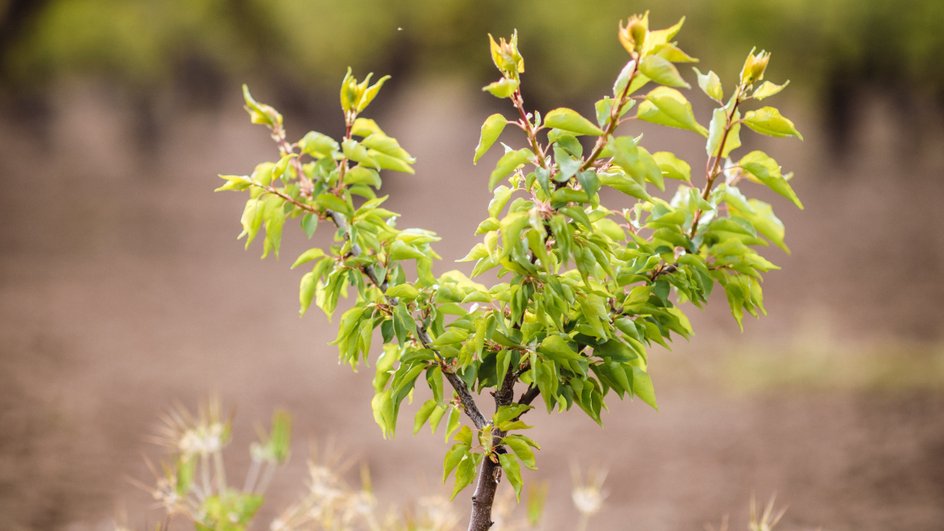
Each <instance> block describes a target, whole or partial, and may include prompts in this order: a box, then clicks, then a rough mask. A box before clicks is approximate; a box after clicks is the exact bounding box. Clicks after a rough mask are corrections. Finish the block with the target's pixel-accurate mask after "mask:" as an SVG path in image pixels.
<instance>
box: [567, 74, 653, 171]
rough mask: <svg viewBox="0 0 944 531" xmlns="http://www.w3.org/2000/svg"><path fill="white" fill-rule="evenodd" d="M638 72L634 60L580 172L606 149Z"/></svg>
mask: <svg viewBox="0 0 944 531" xmlns="http://www.w3.org/2000/svg"><path fill="white" fill-rule="evenodd" d="M638 71H639V60H638V59H636V60H634V62H633V71H632V72H630V74H629V79H627V80H626V86H625V87H623V92H622V93H620V97H619V101H618V102H617V104H616V105H614V106H611V107H610V117H609V118H608V119H607V121H606V129H604V131H603V135H602V136H600V137H599V138H597V141H596V143H595V144H594V145H593V151H591V152H590V155H589V156H588V157H587V160H586V161H584V163H583V164H582V165H581V166H580V170H578V171H585V170H586V169H588V168H589V167H590V166H592V165H593V163H594V162H596V160H597V158H599V157H600V153H602V152H603V148H604V147H606V141H607V138H609V137H610V136H611V135H612V134H613V132H614V131H616V126H617V125H619V122H620V120H619V115H620V113H621V112H622V111H623V107H624V106H625V105H626V102H627V101H629V87H631V86H632V84H633V80H634V79H635V78H636V73H637V72H638Z"/></svg>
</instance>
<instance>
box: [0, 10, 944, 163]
mask: <svg viewBox="0 0 944 531" xmlns="http://www.w3.org/2000/svg"><path fill="white" fill-rule="evenodd" d="M656 4H658V6H657V7H658V16H659V17H661V18H662V19H663V20H659V21H657V22H660V23H661V22H669V21H672V20H676V19H677V18H678V17H679V16H681V15H683V14H684V15H687V16H688V17H689V18H690V19H691V21H692V22H694V23H693V24H689V25H688V27H689V28H691V29H692V31H690V32H689V33H688V34H687V35H685V36H683V38H682V42H681V43H680V44H681V45H682V46H686V45H688V46H691V45H697V47H698V49H699V50H704V52H703V53H702V54H701V55H702V58H703V59H704V60H705V61H707V62H710V63H711V64H715V65H720V66H721V67H722V68H720V69H719V70H720V71H721V72H720V73H721V74H725V73H727V74H731V73H733V72H734V71H735V70H736V69H737V68H739V61H740V56H741V54H742V51H743V49H745V47H746V48H750V46H751V45H752V44H754V43H757V44H758V45H759V46H761V47H763V46H764V45H765V43H768V42H769V43H773V42H776V43H777V45H778V47H777V55H778V57H777V60H778V64H779V65H780V66H781V68H782V69H783V70H782V74H783V77H785V78H790V79H794V80H796V81H797V82H798V83H797V85H799V86H803V87H806V88H805V90H807V93H806V97H807V98H810V99H811V100H812V101H811V103H814V104H816V106H817V107H819V108H822V109H826V110H827V113H828V114H829V116H824V117H823V118H824V120H823V124H824V125H826V124H829V127H830V131H831V133H832V137H833V139H834V140H835V141H836V142H837V146H836V147H842V139H843V138H844V137H845V135H844V134H843V133H844V132H846V131H848V130H849V128H850V127H853V126H854V125H855V121H854V120H855V112H854V110H855V108H856V106H857V103H858V102H860V101H861V98H862V97H863V96H865V95H870V94H873V93H877V94H880V95H882V96H888V97H891V98H894V101H895V102H896V104H897V105H900V106H901V110H902V113H901V116H902V117H903V119H904V120H907V119H908V117H909V116H912V115H914V114H915V113H916V112H925V111H926V107H928V106H932V107H934V108H935V110H936V112H941V111H942V109H944V70H941V69H939V68H934V67H932V65H933V64H934V58H935V54H936V53H937V52H938V51H940V50H944V32H941V31H940V29H939V28H938V27H937V24H935V21H941V20H944V2H941V1H940V0H910V1H909V2H907V3H906V4H904V5H903V4H901V3H896V2H892V1H891V0H873V1H869V2H861V1H858V0H726V1H724V2H717V1H709V0H689V1H687V2H676V3H673V4H665V5H663V3H659V2H652V1H639V2H631V3H628V4H627V2H624V1H618V0H600V1H598V2H594V6H593V9H589V8H588V7H587V6H586V5H584V4H581V3H579V2H570V1H566V0H521V1H517V2H510V3H509V2H504V1H501V0H482V1H479V2H467V1H460V0H414V1H411V2H395V3H391V2H385V1H384V0H358V1H356V2H346V3H343V4H338V3H336V2H331V1H329V0H230V1H224V0H162V1H159V2H158V1H154V0H0V91H2V92H5V93H7V96H9V95H11V94H12V95H15V96H17V97H20V98H22V97H24V96H30V97H36V96H37V95H40V96H41V95H43V94H45V93H47V92H48V91H49V89H50V88H52V87H55V86H56V85H57V83H60V82H61V81H63V80H65V79H73V78H89V77H92V78H95V79H99V80H105V81H107V82H109V83H111V84H113V85H114V86H115V87H117V88H118V89H120V90H125V91H127V92H128V93H131V94H133V98H134V99H136V100H137V101H139V102H140V103H142V104H143V105H142V106H143V107H147V103H148V102H149V101H150V100H152V99H153V98H155V97H156V95H157V94H158V93H167V92H168V91H169V90H170V89H177V90H173V91H172V92H173V94H175V96H176V97H177V98H179V99H180V100H182V101H184V102H188V103H191V104H195V105H197V106H201V107H206V106H210V105H215V104H216V102H217V101H219V100H220V99H221V97H220V96H221V95H222V94H228V93H229V92H232V91H231V87H232V86H234V84H235V83H238V82H242V81H252V82H253V84H254V85H255V86H259V85H261V84H262V83H261V82H263V81H264V83H266V84H268V85H270V86H271V87H272V88H273V89H274V90H276V91H278V94H279V99H280V100H282V101H285V102H288V105H289V106H290V107H292V106H294V107H296V108H297V109H296V110H297V111H300V112H304V111H309V112H327V108H328V107H327V105H325V104H324V103H322V100H324V99H326V97H327V96H329V95H331V94H333V92H334V91H335V87H334V85H335V80H336V78H337V75H338V72H343V71H344V69H345V67H347V66H348V65H349V64H350V66H353V67H354V68H355V69H356V70H358V71H369V70H383V71H385V72H392V73H393V74H394V75H396V76H399V77H401V78H403V77H407V78H414V79H421V78H423V76H428V75H429V74H430V73H435V74H436V75H465V76H474V77H476V78H477V79H476V82H478V81H481V79H484V78H486V77H488V74H489V68H490V65H489V64H488V63H487V62H486V61H484V60H482V59H481V57H480V55H481V54H475V53H474V50H475V49H478V48H479V47H480V46H481V44H482V37H481V36H482V35H484V34H485V33H487V32H490V33H493V34H507V33H510V32H511V30H512V29H514V28H517V29H519V30H520V31H521V32H522V34H523V35H527V36H528V38H527V40H525V41H524V42H522V50H523V51H524V52H525V53H526V54H527V55H528V57H529V58H531V62H532V64H534V66H535V68H534V72H536V74H535V75H534V79H533V80H532V82H531V83H530V86H531V88H530V94H528V96H529V97H531V98H533V100H532V101H535V102H536V103H538V104H539V105H540V104H541V103H543V102H546V101H552V100H553V101H560V100H563V101H565V102H567V101H574V100H576V98H577V97H578V96H580V95H582V94H585V93H587V92H599V91H600V90H602V88H605V87H606V84H607V80H606V79H605V74H604V73H605V72H610V71H611V70H612V69H613V68H614V67H616V66H618V64H619V62H620V58H619V57H618V50H615V49H614V47H613V46H612V42H611V41H612V30H613V28H612V26H613V23H612V21H613V20H617V19H619V17H622V16H625V14H626V13H627V12H629V11H633V10H636V11H639V10H644V9H647V8H650V7H655V6H656ZM578 19H579V20H580V21H581V24H565V22H566V21H568V20H578ZM494 21H500V22H499V23H495V22H494ZM564 27H566V28H567V31H566V32H563V31H562V28H564ZM552 49H553V50H556V52H555V54H554V55H553V56H552V55H551V53H550V50H552ZM800 81H802V83H801V82H800ZM400 86H404V85H400ZM2 92H0V93H2ZM331 101H333V100H331Z"/></svg>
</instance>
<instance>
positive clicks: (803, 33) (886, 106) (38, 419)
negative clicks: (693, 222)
mask: <svg viewBox="0 0 944 531" xmlns="http://www.w3.org/2000/svg"><path fill="white" fill-rule="evenodd" d="M650 8H651V9H652V14H651V20H652V26H653V27H656V28H660V27H666V26H669V25H671V24H672V23H674V22H675V21H676V20H677V19H678V18H679V17H680V16H682V15H685V16H687V17H688V18H687V22H686V25H685V28H684V29H683V30H682V32H681V34H680V35H679V37H678V40H679V42H680V45H681V47H682V48H683V49H685V50H686V51H688V52H689V53H691V54H692V55H694V56H696V57H699V58H700V59H701V65H699V66H700V67H701V68H702V69H703V70H704V69H705V68H711V69H713V70H715V71H716V72H718V73H719V74H720V75H721V77H722V79H723V80H733V79H734V78H735V76H736V75H737V73H738V71H739V68H740V65H741V63H742V62H743V59H744V57H745V55H746V54H747V52H748V51H749V50H750V49H751V47H752V46H757V47H758V48H765V49H767V50H771V51H773V60H772V62H771V66H770V67H769V68H768V74H767V78H768V79H771V80H773V81H776V82H780V81H783V80H787V79H789V80H791V85H790V87H789V89H788V90H787V91H786V92H784V93H783V94H782V95H781V96H778V99H777V101H776V102H774V105H776V106H778V107H780V108H781V109H782V110H783V111H784V114H786V115H787V116H789V117H791V118H792V119H793V120H794V121H795V122H796V124H797V126H798V127H799V128H800V130H801V131H802V132H803V133H804V135H805V137H806V140H805V142H803V143H800V142H797V141H777V142H770V141H769V139H762V138H758V137H757V136H756V135H750V136H748V135H745V137H746V138H745V145H746V146H747V147H748V148H752V149H753V148H761V149H766V150H768V151H769V152H770V153H771V154H772V155H774V156H775V157H776V158H777V159H778V160H779V161H780V162H781V164H783V165H784V167H785V169H786V170H789V171H795V172H796V175H797V177H796V179H795V181H794V187H795V188H796V189H797V191H798V193H799V195H800V197H801V198H802V199H803V201H804V203H805V204H806V207H807V208H806V210H805V211H803V212H799V211H797V210H795V209H794V208H793V207H792V206H790V205H789V204H788V203H787V202H786V201H784V200H778V199H773V198H771V199H772V200H773V203H774V206H775V209H776V210H777V212H778V214H779V215H780V217H781V218H782V219H783V220H784V221H785V223H786V225H787V241H788V244H789V245H790V247H791V249H792V254H790V255H787V254H784V253H783V252H781V251H779V250H776V249H772V250H771V251H770V252H769V253H768V256H769V257H770V258H771V259H772V260H773V261H774V262H776V263H778V264H779V265H781V266H782V267H783V270H782V271H777V272H773V273H771V274H770V275H769V277H768V280H767V282H766V284H765V287H766V305H767V309H768V310H769V312H770V316H769V317H768V318H766V319H762V320H751V321H748V322H746V323H745V325H746V326H745V328H746V330H745V332H744V333H743V334H742V333H739V332H738V330H737V326H736V324H735V323H734V321H733V319H731V318H730V316H729V315H728V313H727V308H726V305H725V302H724V300H723V297H722V298H718V299H717V300H716V301H715V302H716V303H717V304H715V305H714V307H713V308H711V309H709V310H708V311H705V312H695V311H694V310H693V312H692V315H693V317H694V319H693V321H694V325H695V329H696V337H695V338H694V339H693V340H692V342H691V343H689V344H679V345H677V346H676V347H675V348H674V350H673V351H671V352H670V351H664V350H662V349H656V350H655V351H654V352H653V354H652V356H651V372H652V373H653V378H654V380H655V383H656V387H657V392H658V393H659V399H660V406H661V409H660V411H659V412H655V411H653V410H650V409H648V408H647V407H645V406H644V405H642V404H640V403H638V402H636V403H618V402H615V401H614V402H611V403H610V404H609V406H610V410H609V412H608V413H607V414H606V415H605V417H604V421H605V424H606V427H605V429H599V428H598V427H596V426H595V425H594V424H593V423H592V422H591V421H590V420H589V419H588V418H586V417H585V416H583V415H582V414H580V413H577V412H575V413H574V414H572V415H557V416H555V418H550V417H547V416H545V415H543V414H536V415H535V416H534V417H533V418H532V419H531V420H532V421H533V422H534V424H536V425H537V426H538V427H537V428H536V429H535V430H534V434H533V436H534V438H536V439H537V440H538V441H539V442H541V443H542V445H543V448H544V449H543V451H542V452H541V455H540V456H539V457H540V458H539V464H540V466H541V469H540V470H539V471H538V472H536V473H531V474H529V475H528V476H527V477H526V481H527V480H529V479H531V480H535V481H537V480H547V481H549V484H550V494H549V496H550V500H551V503H550V505H549V508H548V514H547V519H546V521H545V524H544V528H545V529H562V530H564V529H572V528H573V524H572V523H571V522H574V521H576V512H575V511H574V510H573V509H572V508H570V506H569V501H568V500H569V497H570V479H569V478H570V467H571V465H572V464H577V465H580V466H585V467H586V466H600V467H604V468H606V469H608V470H609V477H608V482H607V486H606V488H607V490H608V497H607V500H606V504H605V506H604V508H603V510H602V512H601V513H600V515H599V516H598V517H597V518H596V519H595V520H593V524H592V525H591V527H592V528H595V529H639V530H647V531H653V530H654V531H659V530H680V529H701V528H702V527H703V526H704V524H706V523H711V522H713V523H715V524H717V523H718V522H720V520H721V518H722V516H723V515H724V514H730V515H731V517H732V523H733V524H735V527H734V528H738V526H740V522H742V521H743V520H744V519H745V518H746V513H747V506H748V500H749V499H750V497H751V495H752V494H756V495H757V496H758V497H759V498H761V499H765V498H767V497H768V496H770V495H771V494H773V493H775V492H776V493H777V494H778V499H779V500H780V501H782V503H783V504H786V505H789V511H788V512H787V515H786V517H785V519H784V521H783V524H782V529H787V530H790V529H819V528H823V529H830V530H841V529H856V530H885V529H908V530H932V529H941V522H944V503H942V500H944V421H942V420H941V419H942V416H941V411H942V407H944V326H942V325H944V312H942V311H941V301H942V300H944V280H942V274H944V231H942V230H941V227H942V226H944V208H941V207H940V200H941V198H942V197H944V149H941V147H942V145H944V69H942V68H940V57H941V54H942V53H944V31H942V29H944V27H942V23H944V2H941V1H940V0H909V1H907V2H892V1H890V0H872V1H869V2H861V1H857V0H776V1H775V0H724V1H720V0H714V1H710V0H691V1H687V2H686V1H679V2H672V3H667V2H643V1H628V0H623V1H615V0H601V1H597V2H592V3H591V2H573V1H567V0H519V1H516V2H503V1H500V0H482V1H478V2H469V1H460V0H416V1H402V2H387V1H383V0H357V1H352V2H345V3H338V2H332V1H328V0H307V1H306V0H229V1H224V0H162V1H154V0H0V116H2V119H0V183H2V187H0V248H2V252H0V515H3V516H2V522H0V528H3V529H76V530H80V529H100V528H109V527H110V526H112V523H113V522H114V521H115V520H116V519H118V520H119V521H124V522H126V523H128V524H129V525H131V526H132V527H136V528H140V527H144V526H145V525H146V524H149V523H150V524H153V523H155V522H157V521H159V518H160V513H159V512H157V511H154V510H153V507H152V501H151V499H150V498H149V495H148V493H147V492H145V491H144V490H140V489H138V488H136V487H134V486H133V484H132V480H135V479H137V480H140V481H145V482H147V481H149V480H150V478H151V477H152V476H151V473H150V472H149V471H148V469H147V467H146V465H145V461H144V459H145V457H147V458H149V459H151V460H153V461H159V459H160V455H161V454H160V450H159V449H158V448H156V447H155V446H154V445H153V444H151V443H150V442H148V439H149V436H150V435H151V434H153V433H154V431H155V429H156V426H157V418H158V416H159V415H160V414H161V413H162V412H165V411H167V410H168V408H169V407H171V405H172V404H174V403H176V402H179V403H181V404H183V405H185V406H188V407H194V406H195V405H196V404H197V403H199V402H200V401H201V400H203V399H205V398H206V397H207V396H210V395H211V394H215V395H216V396H218V397H219V398H220V399H221V400H222V402H223V403H224V404H225V405H226V406H228V407H230V408H232V409H233V410H234V411H235V413H236V429H235V441H236V444H235V445H234V451H233V454H232V460H233V461H232V462H233V466H234V469H235V470H234V471H233V473H234V474H237V472H238V471H239V467H241V466H244V465H245V461H246V459H245V457H244V456H243V453H241V452H242V448H243V447H244V446H245V444H247V443H248V442H249V441H250V440H251V438H252V436H253V430H254V425H255V423H260V422H264V421H265V419H267V418H268V416H269V414H270V412H271V410H272V409H273V408H274V407H277V406H281V407H285V408H287V409H288V410H290V411H291V412H292V413H293V414H294V417H295V433H296V441H297V442H296V444H295V452H294V453H295V455H294V457H293V464H292V466H291V467H290V468H289V469H287V470H286V471H284V472H283V473H282V474H281V475H280V476H279V477H278V478H277V479H276V480H275V482H274V483H273V487H272V490H271V493H272V496H271V497H270V499H269V501H268V502H267V505H266V509H264V511H263V512H264V514H265V515H272V514H274V513H275V512H278V511H279V509H280V508H282V507H284V506H285V505H287V504H288V502H289V501H291V499H292V496H293V495H294V494H295V493H298V492H299V491H300V489H301V487H302V484H303V478H304V474H305V467H304V461H305V458H306V456H307V455H308V452H309V450H308V448H309V443H310V442H312V441H326V440H333V441H334V442H335V446H336V447H339V448H343V450H344V453H345V454H346V455H348V456H349V457H351V458H352V459H354V460H355V461H358V462H364V463H366V464H368V465H369V466H370V468H371V470H372V473H373V478H374V484H375V487H376V488H377V491H378V494H379V496H380V498H381V500H383V501H385V502H402V501H404V500H408V499H415V498H417V497H419V496H422V495H425V494H448V491H447V488H446V487H443V486H441V485H440V483H439V480H438V478H439V473H440V472H439V471H440V456H441V455H442V454H443V452H444V451H445V447H444V446H443V445H442V442H441V440H439V437H438V436H437V437H434V436H429V435H428V434H426V433H424V434H423V435H421V436H417V437H411V436H410V435H409V434H408V430H407V429H406V427H404V426H406V424H408V423H406V422H405V421H404V422H403V423H401V424H402V426H401V428H402V433H401V434H400V435H399V436H398V437H397V438H396V439H395V440H393V441H383V440H382V439H381V436H380V430H379V429H377V427H376V426H375V425H374V424H373V422H372V420H371V415H370V408H369V401H370V396H371V393H372V390H371V386H370V383H369V381H368V380H369V378H370V376H369V371H362V373H361V374H351V373H350V371H348V370H347V369H346V368H344V367H338V366H337V361H336V357H335V356H336V351H335V349H334V347H331V346H329V345H327V344H326V343H327V341H329V340H330V339H333V337H334V333H333V332H332V325H331V324H330V323H328V322H327V321H326V320H325V319H324V318H323V316H322V315H320V314H318V313H317V312H313V313H311V314H309V315H308V316H307V317H305V318H304V319H299V318H298V317H297V313H296V311H297V310H296V306H295V304H296V300H297V294H296V290H297V282H298V279H299V277H300V275H297V274H296V273H295V272H290V271H289V270H288V266H289V265H290V263H291V260H290V259H291V258H293V257H294V256H295V254H296V252H300V251H301V250H303V248H304V247H303V243H302V242H301V241H300V240H299V239H297V238H296V239H292V238H288V240H287V241H286V243H285V244H284V247H283V255H284V256H283V260H282V261H278V262H277V261H272V260H268V261H265V262H260V261H259V260H258V259H257V253H258V252H259V250H258V249H257V248H253V249H252V250H251V251H250V252H245V251H243V249H242V243H241V242H236V241H235V236H236V235H237V234H238V232H239V223H238V219H239V215H240V213H241V198H240V197H239V196H237V195H236V194H215V195H214V194H213V193H212V189H213V188H214V187H216V186H218V179H217V178H216V177H215V175H216V174H217V173H237V174H243V173H248V172H250V171H251V169H252V168H253V166H254V165H255V164H256V163H257V162H260V161H262V160H272V159H273V158H275V157H276V152H275V150H274V147H273V146H272V145H271V142H270V140H269V139H268V135H267V134H266V132H265V131H264V130H263V129H261V128H259V127H254V126H251V125H250V124H249V122H248V119H247V117H246V115H245V113H244V111H243V110H242V108H241V107H242V99H241V95H240V91H239V86H240V84H241V83H243V82H246V83H248V84H249V85H250V87H252V89H253V93H254V95H255V96H256V97H257V99H259V100H260V101H264V102H267V103H270V104H272V105H274V106H276V107H277V108H279V109H280V110H281V111H282V112H283V113H284V114H285V116H286V123H287V127H288V131H289V136H290V137H292V138H298V137H300V136H301V135H302V134H304V132H305V131H307V130H309V129H315V130H319V131H322V132H325V133H328V134H333V135H337V134H339V133H340V132H341V131H342V121H341V116H340V112H339V111H338V104H337V89H338V86H339V83H340V79H341V77H342V76H343V73H344V70H345V68H346V67H347V66H348V65H350V66H352V67H353V68H354V71H355V73H356V74H358V75H363V74H365V73H366V72H368V71H374V72H377V73H379V74H386V73H389V74H392V75H393V79H392V80H391V81H390V82H388V83H387V85H386V86H385V88H384V91H383V92H382V93H381V96H380V97H379V98H378V100H376V102H375V103H374V105H373V106H372V108H371V110H370V114H371V116H372V117H374V118H376V119H377V120H378V121H379V122H380V123H381V125H382V126H383V127H384V129H385V130H387V131H388V132H389V133H390V134H392V135H394V136H396V137H397V138H398V139H399V140H400V142H401V144H403V145H404V146H405V147H406V148H407V149H409V150H410V151H411V152H412V153H413V154H414V155H415V156H416V157H417V158H418V163H417V165H416V168H417V174H416V175H415V176H407V175H403V174H391V175H388V176H387V178H386V179H385V184H384V187H385V192H387V193H390V195H391V200H390V203H392V207H391V208H392V209H393V210H397V211H399V212H402V213H403V214H404V215H403V218H402V222H401V225H402V226H419V227H425V228H429V229H432V230H435V231H437V232H439V233H440V234H441V235H442V236H443V237H444V239H443V241H442V242H441V243H440V244H439V246H438V247H437V249H438V251H439V252H440V254H442V255H443V257H444V260H443V262H442V263H441V264H440V265H439V271H445V270H446V269H449V268H453V267H455V266H454V265H453V264H451V262H452V261H453V260H455V259H456V258H459V257H461V256H462V255H464V254H465V251H466V250H467V249H468V248H469V247H470V246H471V245H472V244H473V242H474V236H473V235H472V231H473V228H474V227H475V226H476V225H477V223H478V222H479V221H480V220H481V219H483V218H484V217H485V214H484V212H485V205H486V203H487V200H488V191H487V190H486V184H485V183H486V178H487V175H488V173H489V163H490V162H493V161H494V159H488V160H486V161H485V162H483V163H482V164H480V165H479V166H477V167H476V166H472V164H471V157H472V150H473V147H474V145H475V143H476V140H477V137H478V131H479V125H480V123H481V121H482V120H483V119H484V118H485V117H486V116H487V115H489V114H491V113H492V112H501V111H506V112H507V111H509V109H505V108H504V107H503V106H502V105H501V103H502V102H499V101H498V100H495V99H494V98H492V97H491V96H489V95H487V94H485V93H483V92H481V91H480V90H479V88H480V87H481V86H483V85H485V84H486V83H488V82H490V81H492V80H493V78H495V77H496V73H495V72H494V70H493V68H494V67H493V66H492V64H491V61H490V58H489V55H488V50H487V38H486V33H489V32H491V33H492V34H494V35H507V34H509V33H510V32H511V30H512V29H513V28H517V29H518V31H519V33H520V38H521V50H522V53H523V54H524V57H525V59H526V61H527V73H526V74H525V76H524V87H525V97H526V100H527V104H528V105H529V106H530V107H532V108H534V109H538V110H544V111H546V110H548V109H550V108H554V107H558V106H569V107H573V108H575V109H578V110H580V111H583V112H586V113H590V112H592V108H593V107H592V105H593V102H594V101H595V100H596V99H598V98H599V97H600V96H602V95H604V94H605V93H607V92H608V90H609V87H610V85H611V83H612V80H613V79H614V78H615V76H616V74H617V73H618V72H619V70H620V68H621V67H622V65H623V63H624V62H625V60H626V57H625V52H624V51H623V50H622V48H621V47H620V46H619V44H618V43H617V41H616V25H617V21H618V20H619V19H620V18H625V17H626V16H628V15H630V14H632V13H634V12H640V11H642V10H645V9H650ZM686 70H687V69H686ZM686 75H687V76H688V77H689V79H690V80H691V81H692V82H694V76H693V75H691V72H690V71H688V72H686ZM728 84H729V86H730V83H728ZM690 98H691V99H692V100H693V101H694V102H696V113H698V116H699V117H700V118H701V119H702V120H704V121H705V122H707V120H708V116H709V115H710V109H709V108H708V106H707V105H706V104H705V101H704V99H702V98H700V94H699V93H698V92H697V89H696V91H694V92H693V93H691V95H690ZM509 115H510V113H509ZM646 131H647V139H646V142H647V145H652V146H655V147H657V148H659V149H664V148H670V149H673V150H677V151H679V152H680V154H681V155H684V156H685V157H686V158H688V160H690V161H691V162H692V165H693V166H694V167H698V165H699V164H700V161H701V160H703V157H704V152H703V148H702V147H701V142H700V139H699V138H696V137H694V135H688V134H687V133H684V132H679V131H658V130H651V131H650V130H648V129H647V130H646ZM509 138H510V136H509ZM680 145H681V147H679V146H680ZM493 156H494V154H493ZM287 232H288V231H287ZM296 236H297V235H296ZM323 236H324V235H322V237H323ZM463 265H465V264H463ZM365 372H367V374H365ZM430 456H433V457H430ZM237 475H238V474H237ZM351 479H352V480H355V479H356V468H355V469H354V474H353V476H352V478H351ZM457 503H459V504H460V506H459V511H460V512H461V513H462V514H465V511H466V507H465V504H466V502H465V501H464V495H463V496H460V501H459V502H457Z"/></svg>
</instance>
